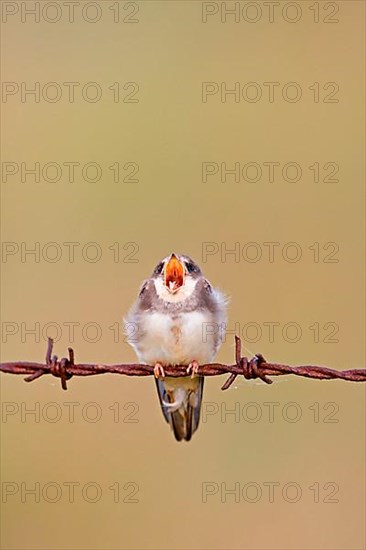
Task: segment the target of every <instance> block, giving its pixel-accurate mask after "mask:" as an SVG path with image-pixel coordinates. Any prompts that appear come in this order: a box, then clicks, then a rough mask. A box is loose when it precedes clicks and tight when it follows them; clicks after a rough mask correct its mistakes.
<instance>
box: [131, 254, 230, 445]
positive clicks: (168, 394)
mask: <svg viewBox="0 0 366 550" xmlns="http://www.w3.org/2000/svg"><path fill="white" fill-rule="evenodd" d="M226 308H227V300H226V298H225V296H224V295H223V294H222V293H221V292H219V291H218V290H215V289H214V288H213V287H212V286H211V285H210V283H209V282H208V280H207V279H206V278H205V277H204V275H203V273H202V271H201V269H200V268H199V266H198V265H197V264H196V263H195V262H194V261H193V260H192V259H191V258H189V257H188V256H184V255H182V256H179V255H176V254H174V253H173V254H171V255H170V256H167V257H166V258H164V259H163V260H162V261H161V262H159V263H158V264H157V266H156V267H155V269H154V271H153V273H152V275H151V277H150V278H149V279H147V280H145V281H144V282H143V284H142V286H141V288H140V291H139V295H138V298H137V301H136V302H135V303H134V305H133V306H132V308H131V310H130V311H129V313H128V315H127V318H126V319H125V331H126V333H127V340H128V342H129V344H131V346H132V347H133V348H134V349H135V351H136V354H137V357H138V359H139V361H140V363H146V364H148V365H154V374H155V381H156V386H157V390H158V395H159V400H160V405H161V408H162V411H163V414H164V417H165V419H166V421H167V422H169V424H170V426H171V428H172V430H173V433H174V436H175V438H176V439H177V441H181V440H182V439H184V440H186V441H189V440H190V439H191V437H192V434H193V433H194V432H195V431H196V430H197V428H198V424H199V420H200V410H201V402H202V392H203V382H204V377H203V376H199V375H197V371H198V366H199V364H206V363H210V362H212V360H213V359H214V357H215V355H216V353H217V351H218V349H219V347H220V345H221V342H222V339H223V336H224V327H225V326H226V325H225V322H226ZM168 365H170V366H175V365H185V366H187V372H188V373H191V377H179V378H174V377H168V376H165V372H164V367H166V366H168Z"/></svg>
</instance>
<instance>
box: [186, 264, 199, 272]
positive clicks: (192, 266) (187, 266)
mask: <svg viewBox="0 0 366 550" xmlns="http://www.w3.org/2000/svg"><path fill="white" fill-rule="evenodd" d="M186 268H187V271H188V273H194V272H195V271H197V268H196V266H195V265H194V264H192V262H186Z"/></svg>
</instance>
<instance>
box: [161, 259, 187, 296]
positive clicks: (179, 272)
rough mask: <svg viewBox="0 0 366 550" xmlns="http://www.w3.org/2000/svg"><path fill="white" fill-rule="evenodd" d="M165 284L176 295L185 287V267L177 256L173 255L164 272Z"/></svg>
mask: <svg viewBox="0 0 366 550" xmlns="http://www.w3.org/2000/svg"><path fill="white" fill-rule="evenodd" d="M164 284H165V286H166V287H167V289H168V290H169V292H171V293H172V294H174V293H175V292H177V290H179V289H180V288H181V287H182V286H183V285H184V266H183V264H182V262H181V261H179V260H178V258H177V256H176V255H175V254H172V255H171V256H170V258H169V261H168V263H167V264H166V266H165V270H164Z"/></svg>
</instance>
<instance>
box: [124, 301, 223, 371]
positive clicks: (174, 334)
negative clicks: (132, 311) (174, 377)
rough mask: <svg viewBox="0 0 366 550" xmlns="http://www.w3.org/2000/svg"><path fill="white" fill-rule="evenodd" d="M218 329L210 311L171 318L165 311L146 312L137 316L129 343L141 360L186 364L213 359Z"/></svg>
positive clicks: (152, 363) (193, 312)
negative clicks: (136, 323)
mask: <svg viewBox="0 0 366 550" xmlns="http://www.w3.org/2000/svg"><path fill="white" fill-rule="evenodd" d="M218 330H221V327H219V326H218V324H217V322H216V323H215V321H214V320H213V319H212V316H211V314H210V313H209V312H201V311H192V312H189V313H181V314H179V316H177V317H175V318H173V317H171V316H170V315H168V314H164V313H156V312H146V313H144V314H142V315H141V316H139V322H138V331H137V332H136V334H134V338H130V339H129V342H130V344H131V345H132V346H133V347H134V348H135V350H136V353H137V356H138V358H139V360H140V362H143V363H147V364H150V365H154V364H155V363H161V364H162V365H188V364H189V363H190V362H191V361H193V360H194V359H195V360H196V361H198V363H199V364H205V363H209V362H211V361H212V359H213V357H214V355H215V353H216V349H217V331H218Z"/></svg>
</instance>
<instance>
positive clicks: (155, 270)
mask: <svg viewBox="0 0 366 550" xmlns="http://www.w3.org/2000/svg"><path fill="white" fill-rule="evenodd" d="M163 267H164V263H163V262H160V264H158V265H157V266H156V268H155V269H154V273H155V275H160V273H161V272H162V271H163Z"/></svg>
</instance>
